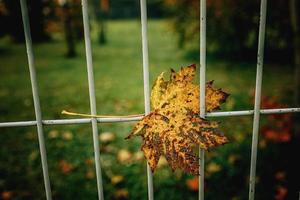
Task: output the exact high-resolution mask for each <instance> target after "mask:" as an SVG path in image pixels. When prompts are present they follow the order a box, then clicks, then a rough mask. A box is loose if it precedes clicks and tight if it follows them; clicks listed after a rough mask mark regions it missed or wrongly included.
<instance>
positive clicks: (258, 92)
mask: <svg viewBox="0 0 300 200" xmlns="http://www.w3.org/2000/svg"><path fill="white" fill-rule="evenodd" d="M266 13H267V0H261V7H260V23H259V35H258V51H257V70H256V86H255V103H254V118H253V131H252V147H251V164H250V180H249V200H254V197H255V182H256V161H257V143H258V132H259V118H260V102H261V85H262V72H263V61H264V43H265V28H266Z"/></svg>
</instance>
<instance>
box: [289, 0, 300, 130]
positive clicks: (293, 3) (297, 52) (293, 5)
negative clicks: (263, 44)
mask: <svg viewBox="0 0 300 200" xmlns="http://www.w3.org/2000/svg"><path fill="white" fill-rule="evenodd" d="M297 6H298V5H297V0H290V13H291V14H290V17H291V19H290V20H291V27H292V31H293V47H294V65H295V72H294V76H295V77H294V78H295V88H294V90H295V92H294V103H295V107H299V106H300V44H299V42H300V39H299V21H298V17H299V15H298V10H297V8H298V7H297ZM299 121H300V117H299V114H295V119H294V122H295V123H294V124H295V135H296V136H298V135H299V130H300V125H299V123H298V122H299Z"/></svg>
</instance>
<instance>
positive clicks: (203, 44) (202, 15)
mask: <svg viewBox="0 0 300 200" xmlns="http://www.w3.org/2000/svg"><path fill="white" fill-rule="evenodd" d="M205 75H206V0H200V84H199V85H200V102H199V103H200V117H202V118H205ZM199 156H200V160H199V165H200V167H199V173H200V175H199V200H204V168H205V154H204V150H202V149H200V148H199Z"/></svg>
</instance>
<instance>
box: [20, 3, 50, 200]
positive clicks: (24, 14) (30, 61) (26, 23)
mask: <svg viewBox="0 0 300 200" xmlns="http://www.w3.org/2000/svg"><path fill="white" fill-rule="evenodd" d="M20 4H21V13H22V20H23V28H24V35H25V43H26V50H27V57H28V66H29V73H30V81H31V87H32V96H33V103H34V111H35V117H36V126H37V132H38V140H39V147H40V154H41V161H42V169H43V177H44V184H45V191H46V198H47V200H51V199H52V195H51V187H50V180H49V173H48V163H47V152H46V146H45V138H44V130H43V124H42V113H41V106H40V98H39V93H38V86H37V80H36V71H35V63H34V56H33V48H32V40H31V33H30V23H29V16H28V8H27V3H26V0H20Z"/></svg>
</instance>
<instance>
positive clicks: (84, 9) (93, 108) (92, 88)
mask: <svg viewBox="0 0 300 200" xmlns="http://www.w3.org/2000/svg"><path fill="white" fill-rule="evenodd" d="M82 17H83V28H84V41H85V53H86V63H87V72H88V83H89V96H90V108H91V114H92V115H97V111H96V97H95V86H94V73H93V61H92V50H91V40H90V28H89V17H88V4H87V0H82ZM92 129H93V143H94V155H95V165H96V177H97V190H98V199H100V200H103V199H104V196H103V185H102V173H101V164H100V148H99V140H98V127H97V119H96V118H92Z"/></svg>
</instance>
